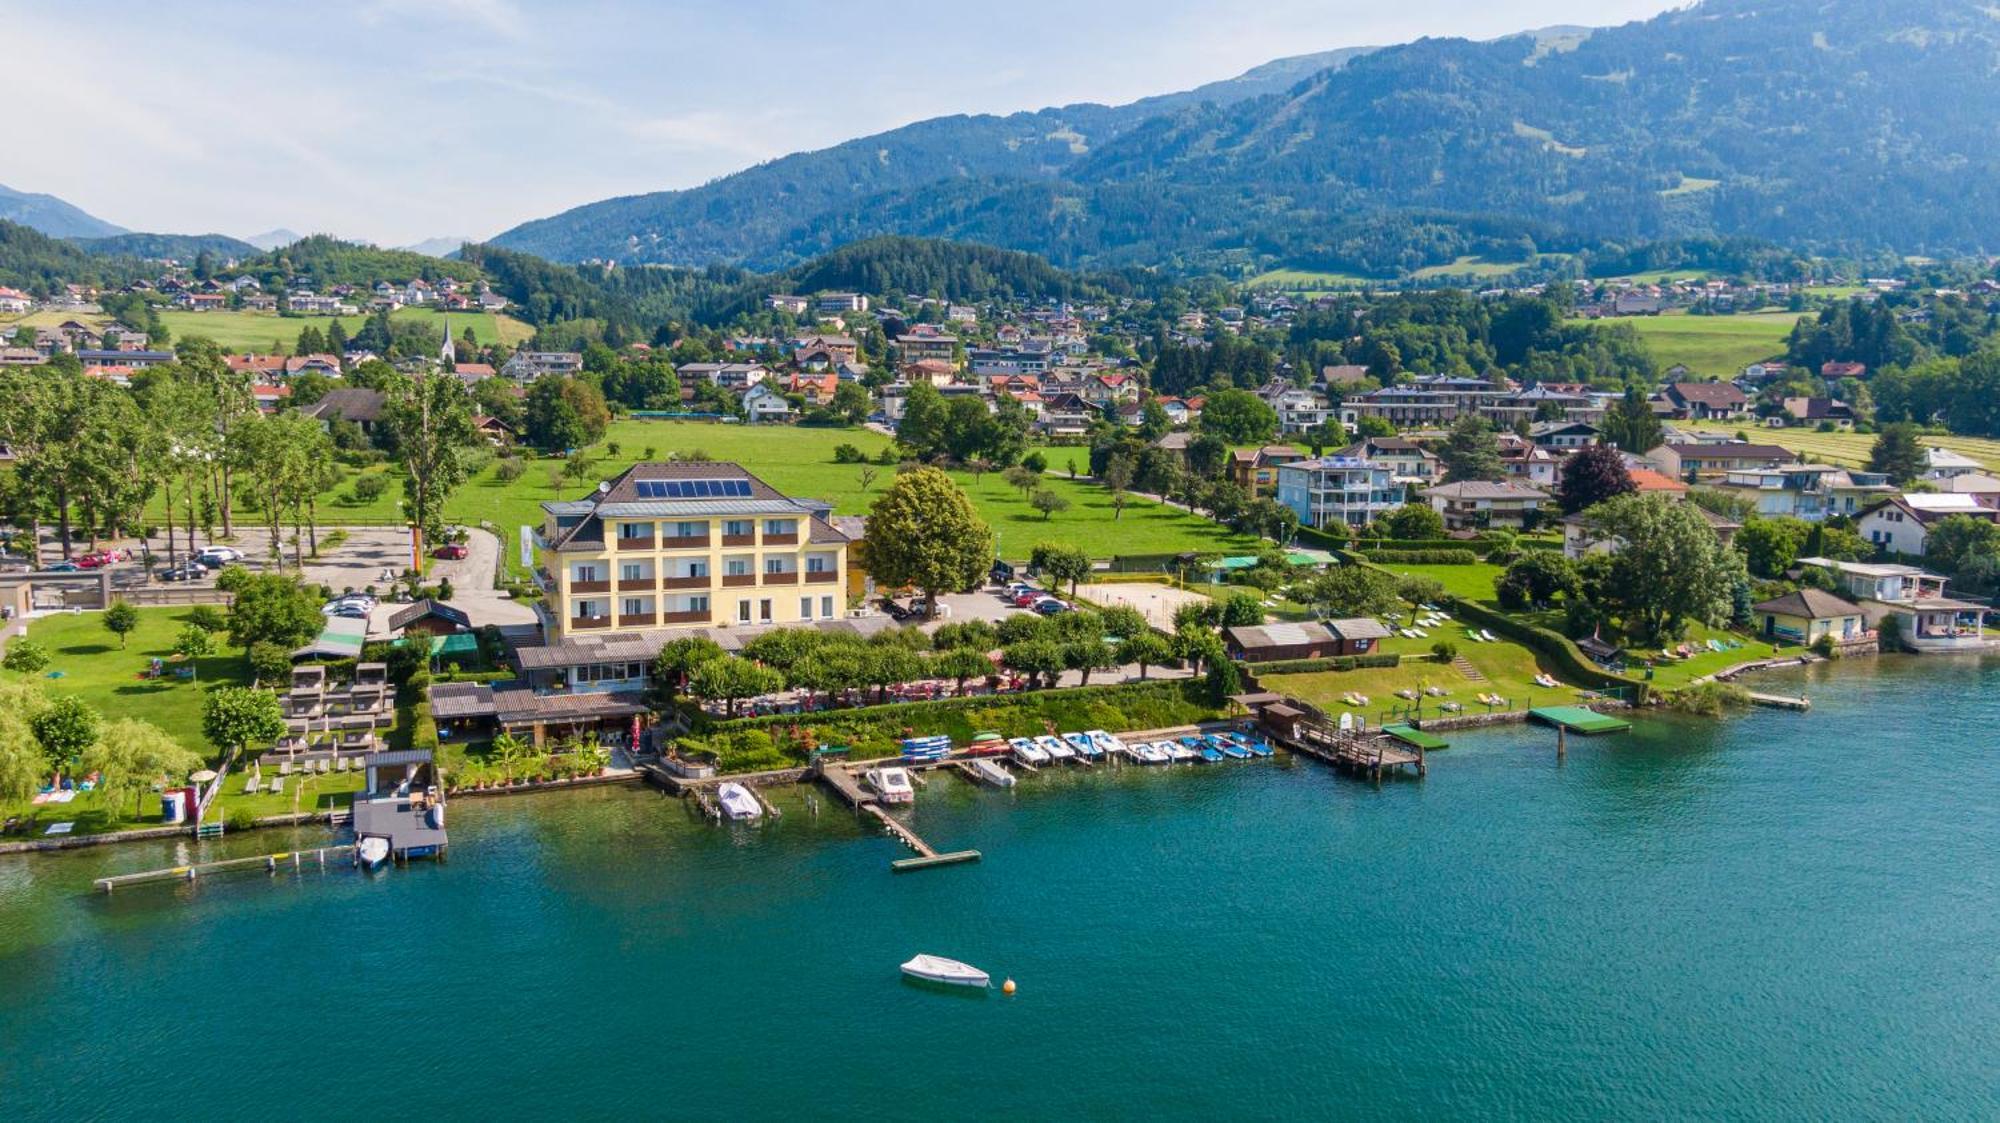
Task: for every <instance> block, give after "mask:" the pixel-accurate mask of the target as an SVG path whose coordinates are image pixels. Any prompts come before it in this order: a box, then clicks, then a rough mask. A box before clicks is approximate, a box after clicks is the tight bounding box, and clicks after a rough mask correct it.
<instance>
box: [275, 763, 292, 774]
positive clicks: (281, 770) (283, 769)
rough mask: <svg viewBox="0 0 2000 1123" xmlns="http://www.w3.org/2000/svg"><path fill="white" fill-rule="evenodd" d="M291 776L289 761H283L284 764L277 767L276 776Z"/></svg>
mask: <svg viewBox="0 0 2000 1123" xmlns="http://www.w3.org/2000/svg"><path fill="white" fill-rule="evenodd" d="M291 774H292V762H291V761H289V760H288V761H285V762H284V763H282V764H280V765H278V775H280V776H290V775H291Z"/></svg>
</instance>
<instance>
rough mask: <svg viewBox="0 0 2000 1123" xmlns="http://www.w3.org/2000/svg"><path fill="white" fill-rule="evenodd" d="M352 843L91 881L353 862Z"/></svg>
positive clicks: (108, 887)
mask: <svg viewBox="0 0 2000 1123" xmlns="http://www.w3.org/2000/svg"><path fill="white" fill-rule="evenodd" d="M353 854H354V846H353V844H351V843H344V844H342V845H339V846H322V847H319V848H317V849H313V850H292V851H281V852H279V853H276V854H258V855H255V856H252V857H249V858H224V859H221V860H220V861H214V862H194V863H191V864H189V865H185V866H169V867H167V868H166V869H159V870H145V871H142V872H140V873H121V874H114V875H112V876H110V877H100V878H98V879H96V880H95V881H93V882H92V883H91V884H92V885H93V886H94V887H96V888H98V889H102V890H104V891H105V892H106V893H109V892H111V891H112V890H114V889H120V888H124V887H127V886H132V885H158V884H160V883H161V882H167V881H199V880H201V879H202V878H204V877H211V876H214V875H215V874H218V873H229V872H231V871H242V870H263V871H264V872H266V873H277V872H278V871H279V870H281V869H284V868H286V867H287V866H289V867H290V868H291V869H294V870H301V869H304V868H305V867H306V866H307V865H308V864H311V865H314V866H316V867H318V868H319V869H322V870H324V869H325V868H326V860H327V859H328V858H329V857H332V858H341V857H345V858H347V860H348V861H349V862H352V861H353V860H354V859H353Z"/></svg>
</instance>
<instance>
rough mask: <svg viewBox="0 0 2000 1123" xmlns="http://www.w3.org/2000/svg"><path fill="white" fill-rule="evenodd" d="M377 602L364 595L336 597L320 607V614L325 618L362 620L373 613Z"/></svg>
mask: <svg viewBox="0 0 2000 1123" xmlns="http://www.w3.org/2000/svg"><path fill="white" fill-rule="evenodd" d="M376 603H377V601H376V600H375V598H374V597H371V596H369V595H368V594H366V593H350V594H348V595H347V596H344V597H336V598H334V599H333V600H330V601H328V602H326V603H325V604H324V605H322V606H320V612H321V613H322V614H324V615H327V616H351V617H354V618H356V619H360V618H363V617H365V616H367V615H368V614H369V613H371V612H373V611H375V605H376Z"/></svg>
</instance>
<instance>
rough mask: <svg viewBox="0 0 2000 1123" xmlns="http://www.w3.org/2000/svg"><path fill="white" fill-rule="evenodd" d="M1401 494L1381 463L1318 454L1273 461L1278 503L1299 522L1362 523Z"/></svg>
mask: <svg viewBox="0 0 2000 1123" xmlns="http://www.w3.org/2000/svg"><path fill="white" fill-rule="evenodd" d="M1405 494H1406V492H1405V489H1404V486H1403V484H1402V483H1401V482H1399V481H1398V480H1397V479H1396V473H1395V469H1394V468H1392V467H1390V466H1389V465H1387V464H1376V463H1372V462H1370V461H1367V460H1360V459H1356V458H1354V457H1347V456H1323V457H1321V458H1319V459H1317V460H1299V461H1294V462H1292V463H1290V464H1280V465H1278V502H1280V503H1282V504H1284V505H1285V506H1287V507H1290V508H1291V509H1292V511H1293V512H1294V513H1295V514H1297V515H1298V516H1299V522H1300V524H1301V525H1304V526H1311V527H1323V526H1327V525H1329V524H1337V525H1342V526H1350V527H1361V526H1366V525H1368V524H1369V523H1372V522H1374V521H1375V520H1376V519H1378V518H1381V517H1382V516H1383V515H1385V514H1388V513H1389V512H1390V511H1393V510H1395V509H1396V508H1398V507H1401V506H1402V505H1403V502H1404V498H1405Z"/></svg>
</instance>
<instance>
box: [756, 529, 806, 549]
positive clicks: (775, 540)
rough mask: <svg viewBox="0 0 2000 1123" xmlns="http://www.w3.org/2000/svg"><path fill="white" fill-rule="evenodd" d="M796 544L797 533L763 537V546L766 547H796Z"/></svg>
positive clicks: (797, 541)
mask: <svg viewBox="0 0 2000 1123" xmlns="http://www.w3.org/2000/svg"><path fill="white" fill-rule="evenodd" d="M798 544H799V536H798V532H797V531H794V532H792V533H791V534H766V535H765V536H764V545H766V546H796V545H798Z"/></svg>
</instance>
